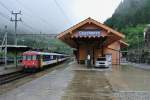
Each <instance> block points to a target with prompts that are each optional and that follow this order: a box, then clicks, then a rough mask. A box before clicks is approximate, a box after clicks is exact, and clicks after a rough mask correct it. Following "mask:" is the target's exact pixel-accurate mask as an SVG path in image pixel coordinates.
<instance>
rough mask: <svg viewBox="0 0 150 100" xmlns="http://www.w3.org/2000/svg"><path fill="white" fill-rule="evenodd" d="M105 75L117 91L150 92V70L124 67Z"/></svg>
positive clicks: (118, 67)
mask: <svg viewBox="0 0 150 100" xmlns="http://www.w3.org/2000/svg"><path fill="white" fill-rule="evenodd" d="M105 74H106V76H107V78H108V80H109V81H110V83H111V84H112V86H113V89H114V90H115V91H150V85H149V84H150V70H143V69H139V68H135V67H133V66H131V65H122V66H113V67H112V71H111V72H106V73H105Z"/></svg>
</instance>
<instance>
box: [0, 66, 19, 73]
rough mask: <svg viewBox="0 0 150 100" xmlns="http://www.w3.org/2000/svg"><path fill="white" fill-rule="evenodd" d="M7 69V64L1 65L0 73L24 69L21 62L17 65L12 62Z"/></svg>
mask: <svg viewBox="0 0 150 100" xmlns="http://www.w3.org/2000/svg"><path fill="white" fill-rule="evenodd" d="M6 68H7V69H5V65H0V75H4V74H9V73H13V72H16V71H19V70H21V69H22V67H21V64H19V65H18V67H16V66H15V65H14V64H10V65H7V66H6Z"/></svg>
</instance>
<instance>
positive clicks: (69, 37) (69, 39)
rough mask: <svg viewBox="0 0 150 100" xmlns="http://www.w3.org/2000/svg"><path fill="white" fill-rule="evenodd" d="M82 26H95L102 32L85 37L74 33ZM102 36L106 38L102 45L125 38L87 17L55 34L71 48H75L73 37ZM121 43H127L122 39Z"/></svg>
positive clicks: (87, 37)
mask: <svg viewBox="0 0 150 100" xmlns="http://www.w3.org/2000/svg"><path fill="white" fill-rule="evenodd" d="M84 26H94V27H97V29H98V30H102V34H101V35H100V36H99V35H97V36H86V37H80V36H78V35H76V33H77V32H78V31H80V30H81V29H83V27H84ZM102 37H105V38H106V40H105V41H104V45H106V46H107V45H110V44H111V43H113V42H115V41H120V40H123V39H124V38H125V35H124V34H122V33H120V32H117V31H115V30H113V29H112V28H110V27H108V26H106V25H104V24H102V23H100V22H98V21H96V20H94V19H92V18H90V17H89V18H87V19H85V20H84V21H82V22H80V23H78V24H76V25H74V26H73V27H71V28H69V29H67V30H66V31H64V32H62V33H60V34H59V35H58V36H57V38H58V39H60V40H61V41H63V42H65V43H66V44H68V45H70V46H71V47H73V48H77V43H76V42H75V41H74V38H80V39H85V38H86V39H100V38H102ZM121 43H122V44H124V45H128V44H127V43H125V42H123V41H121Z"/></svg>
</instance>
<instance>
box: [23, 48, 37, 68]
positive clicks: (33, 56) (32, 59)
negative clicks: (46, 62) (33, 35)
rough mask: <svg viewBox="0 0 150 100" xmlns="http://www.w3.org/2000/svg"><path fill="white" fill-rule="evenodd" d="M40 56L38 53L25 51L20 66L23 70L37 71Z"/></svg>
mask: <svg viewBox="0 0 150 100" xmlns="http://www.w3.org/2000/svg"><path fill="white" fill-rule="evenodd" d="M39 57H40V56H39V55H38V52H35V51H27V52H24V53H23V60H22V64H23V67H24V69H39V68H40V58H39Z"/></svg>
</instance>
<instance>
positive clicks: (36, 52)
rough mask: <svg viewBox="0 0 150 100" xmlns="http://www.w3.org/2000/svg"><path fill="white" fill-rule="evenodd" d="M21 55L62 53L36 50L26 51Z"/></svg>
mask: <svg viewBox="0 0 150 100" xmlns="http://www.w3.org/2000/svg"><path fill="white" fill-rule="evenodd" d="M23 55H63V54H59V53H48V52H38V51H26V52H24V53H23Z"/></svg>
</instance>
